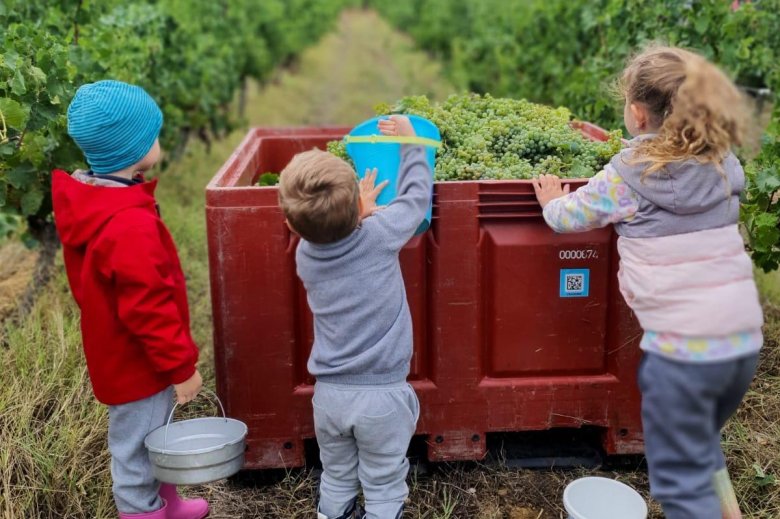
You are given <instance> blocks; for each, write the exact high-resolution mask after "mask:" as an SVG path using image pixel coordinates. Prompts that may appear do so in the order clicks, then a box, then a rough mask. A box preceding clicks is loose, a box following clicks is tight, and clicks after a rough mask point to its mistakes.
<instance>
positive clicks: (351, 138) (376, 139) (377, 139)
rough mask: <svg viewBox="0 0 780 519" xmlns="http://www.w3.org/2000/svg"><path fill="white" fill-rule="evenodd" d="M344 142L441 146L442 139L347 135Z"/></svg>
mask: <svg viewBox="0 0 780 519" xmlns="http://www.w3.org/2000/svg"><path fill="white" fill-rule="evenodd" d="M344 142H345V143H347V144H349V143H358V144H380V143H397V144H422V145H423V146H430V147H432V148H441V147H442V144H441V141H437V140H436V139H429V138H427V137H417V136H414V137H413V136H403V135H398V136H396V135H362V136H355V135H345V136H344Z"/></svg>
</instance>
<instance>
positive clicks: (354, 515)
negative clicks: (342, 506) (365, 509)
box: [317, 498, 365, 519]
mask: <svg viewBox="0 0 780 519" xmlns="http://www.w3.org/2000/svg"><path fill="white" fill-rule="evenodd" d="M357 500H358V498H355V500H354V501H352V503H350V504H349V506H347V510H346V511H345V512H344V513H343V514H341V515H340V516H338V517H328V516H327V515H325V514H323V513H322V512H320V510H319V507H317V519H361V518H363V517H365V514H364V515H358V509H357V508H358V506H357Z"/></svg>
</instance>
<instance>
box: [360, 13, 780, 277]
mask: <svg viewBox="0 0 780 519" xmlns="http://www.w3.org/2000/svg"><path fill="white" fill-rule="evenodd" d="M371 3H372V5H373V6H374V7H376V8H377V9H378V10H379V11H380V12H381V13H382V14H383V15H384V16H385V17H386V18H387V19H389V20H390V21H391V22H392V23H394V24H395V25H396V26H397V27H399V28H401V29H402V30H404V31H407V32H408V33H410V34H411V35H412V37H414V39H415V40H416V41H417V42H418V44H419V45H421V46H422V47H423V48H425V49H428V50H430V51H431V52H433V53H434V54H435V55H436V56H437V57H440V58H441V59H443V60H444V61H445V62H446V63H447V64H448V67H449V72H450V76H451V78H452V80H453V81H454V82H455V84H456V86H458V87H459V88H461V89H467V90H471V91H475V92H490V93H492V94H493V95H495V96H510V97H525V98H527V99H530V100H532V101H537V102H542V103H548V104H551V105H554V106H559V105H561V106H566V107H568V108H570V109H571V111H572V112H573V113H574V114H576V116H577V117H579V118H581V119H583V120H589V121H592V122H595V123H598V124H600V125H602V126H604V127H606V128H621V127H622V119H621V114H622V111H621V110H620V109H619V103H618V102H617V101H616V99H615V97H614V95H613V93H612V91H613V89H612V88H610V87H611V84H612V83H613V81H614V79H615V78H616V77H617V75H618V74H619V73H620V71H621V70H622V68H623V65H624V64H625V62H626V60H627V58H628V57H629V56H630V55H631V53H632V52H634V51H635V50H636V49H638V48H641V46H642V45H645V44H647V43H648V42H651V41H661V42H665V43H669V44H672V45H680V46H683V47H688V48H692V49H695V50H698V51H699V52H702V53H703V54H705V55H706V56H707V57H709V58H710V59H712V60H713V61H715V62H716V63H718V64H720V65H721V66H722V67H723V68H724V69H725V70H727V71H728V72H729V73H730V74H731V75H732V77H734V78H735V79H736V81H737V83H738V84H739V85H740V86H743V87H746V91H747V92H748V93H749V94H750V95H751V96H753V98H754V99H755V101H756V108H757V110H758V111H761V112H763V114H768V113H769V112H770V111H771V117H770V122H769V127H768V128H767V131H766V133H765V135H764V136H763V142H762V147H761V153H760V154H759V155H758V157H756V158H755V159H754V160H752V161H750V162H749V163H748V165H747V172H748V176H749V181H750V182H749V188H748V192H747V197H746V203H745V204H744V208H743V222H744V223H745V228H746V230H747V232H748V235H749V240H750V246H751V248H752V251H753V258H754V260H755V261H756V263H757V265H759V266H761V267H763V268H764V269H767V270H771V269H775V268H777V267H778V260H779V259H780V249H778V242H779V241H780V231H779V230H778V223H780V203H778V199H777V196H776V194H777V193H778V189H779V188H780V166H779V165H778V164H779V163H780V142H779V141H778V139H779V138H780V103H774V107H773V104H772V102H773V96H774V95H777V93H778V92H780V30H778V29H780V0H753V2H744V1H743V2H733V3H732V2H730V1H726V0H653V1H652V2H649V1H643V0H589V1H587V2H586V1H571V0H481V1H479V2H473V1H471V0H393V1H392V2H388V1H384V0H374V1H372V2H371ZM739 4H741V5H739Z"/></svg>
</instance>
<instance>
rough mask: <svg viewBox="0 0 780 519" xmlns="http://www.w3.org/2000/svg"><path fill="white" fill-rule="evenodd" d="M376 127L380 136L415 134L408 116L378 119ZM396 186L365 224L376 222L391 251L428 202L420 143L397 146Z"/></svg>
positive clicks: (427, 169)
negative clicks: (393, 194) (393, 195)
mask: <svg viewBox="0 0 780 519" xmlns="http://www.w3.org/2000/svg"><path fill="white" fill-rule="evenodd" d="M379 129H380V131H381V132H382V133H383V134H384V135H400V136H414V135H415V132H414V128H413V127H412V123H411V122H410V121H409V118H408V117H405V116H401V115H393V116H390V118H389V119H385V120H382V121H379ZM396 186H397V193H398V195H397V196H396V198H395V200H393V201H392V202H391V203H390V204H388V206H387V208H385V209H382V210H381V211H376V212H374V215H373V216H372V217H371V218H370V219H368V220H366V224H369V225H377V226H378V227H380V228H381V229H382V230H383V231H384V235H385V236H384V238H385V241H384V243H385V244H386V246H387V247H389V248H390V249H392V250H400V249H401V248H402V247H403V246H404V245H405V244H406V242H408V241H409V239H410V238H411V237H412V236H414V231H416V230H417V228H418V227H419V226H420V223H421V222H422V221H423V219H424V218H425V213H426V212H427V211H428V205H429V204H430V203H431V192H432V190H433V178H432V175H431V169H430V166H429V165H428V160H427V158H426V155H425V148H424V147H423V146H415V145H409V144H404V145H402V146H401V165H400V167H399V170H398V180H397V184H396Z"/></svg>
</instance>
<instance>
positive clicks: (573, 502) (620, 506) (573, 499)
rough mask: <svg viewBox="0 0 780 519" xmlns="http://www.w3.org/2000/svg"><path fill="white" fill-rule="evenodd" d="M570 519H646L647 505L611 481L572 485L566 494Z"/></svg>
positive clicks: (580, 481)
mask: <svg viewBox="0 0 780 519" xmlns="http://www.w3.org/2000/svg"><path fill="white" fill-rule="evenodd" d="M563 507H564V508H565V509H566V512H567V513H568V514H569V519H647V504H646V503H645V500H644V499H642V496H640V495H639V493H638V492H637V491H636V490H634V489H633V488H631V487H630V486H628V485H624V484H623V483H621V482H619V481H615V480H614V479H608V478H599V477H588V478H581V479H578V480H576V481H572V482H571V483H569V484H568V486H567V487H566V490H564V491H563Z"/></svg>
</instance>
